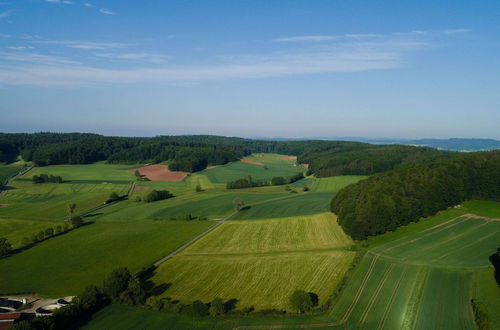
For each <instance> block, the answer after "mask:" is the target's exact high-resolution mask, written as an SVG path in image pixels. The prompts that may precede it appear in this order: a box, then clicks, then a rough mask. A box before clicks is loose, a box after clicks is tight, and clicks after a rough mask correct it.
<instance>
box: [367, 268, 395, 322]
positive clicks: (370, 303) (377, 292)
mask: <svg viewBox="0 0 500 330" xmlns="http://www.w3.org/2000/svg"><path fill="white" fill-rule="evenodd" d="M395 265H396V264H391V265H390V266H389V269H388V270H386V271H385V274H384V277H383V278H382V281H380V283H379V285H378V286H377V288H376V289H375V292H374V294H372V296H371V297H370V301H369V302H368V306H366V308H365V310H364V311H363V314H362V315H361V319H360V320H359V322H360V324H364V323H365V321H366V318H367V317H368V314H369V313H370V311H371V310H372V307H373V304H374V303H375V301H376V300H377V298H378V295H379V294H380V291H382V288H383V287H384V284H385V282H386V281H387V279H388V278H389V275H390V274H392V271H393V270H394V266H395Z"/></svg>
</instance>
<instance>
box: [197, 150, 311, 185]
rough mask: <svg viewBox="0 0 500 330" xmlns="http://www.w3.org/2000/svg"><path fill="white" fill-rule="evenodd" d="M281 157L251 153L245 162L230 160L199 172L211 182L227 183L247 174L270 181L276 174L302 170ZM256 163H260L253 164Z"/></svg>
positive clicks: (283, 174)
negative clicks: (230, 161) (227, 162)
mask: <svg viewBox="0 0 500 330" xmlns="http://www.w3.org/2000/svg"><path fill="white" fill-rule="evenodd" d="M282 157H283V155H277V154H253V155H251V156H248V157H245V158H244V160H245V162H242V161H238V162H232V163H229V164H226V165H222V166H218V167H215V168H211V169H206V170H204V171H202V172H199V173H200V174H202V175H206V176H207V177H208V178H209V179H210V181H211V182H213V183H227V182H229V181H235V180H238V179H241V178H244V177H246V176H248V175H250V176H252V179H253V180H265V181H270V180H271V179H272V178H273V177H276V176H283V177H289V176H292V175H295V174H297V173H300V172H303V171H304V168H302V167H300V166H297V167H296V166H294V164H295V162H294V161H289V160H282V159H281V158H282ZM256 163H260V164H262V165H255V164H256Z"/></svg>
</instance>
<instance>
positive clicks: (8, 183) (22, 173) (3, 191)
mask: <svg viewBox="0 0 500 330" xmlns="http://www.w3.org/2000/svg"><path fill="white" fill-rule="evenodd" d="M32 168H33V166H28V167H27V168H25V169H23V170H22V171H21V172H19V173H17V174H16V175H14V176H12V177H11V178H10V179H9V180H7V182H6V183H5V184H4V185H3V186H2V189H1V190H0V197H1V196H3V195H4V194H5V193H6V192H7V190H9V189H8V188H7V187H8V186H9V185H10V183H11V182H12V181H14V180H15V179H16V178H18V177H20V176H21V175H24V174H26V173H28V172H29V171H30V170H31V169H32Z"/></svg>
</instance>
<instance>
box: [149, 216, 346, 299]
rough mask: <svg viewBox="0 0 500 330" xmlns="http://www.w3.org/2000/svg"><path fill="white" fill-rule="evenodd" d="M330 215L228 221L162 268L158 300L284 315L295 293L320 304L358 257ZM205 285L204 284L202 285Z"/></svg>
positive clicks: (159, 272) (157, 273) (158, 279)
mask: <svg viewBox="0 0 500 330" xmlns="http://www.w3.org/2000/svg"><path fill="white" fill-rule="evenodd" d="M352 246H353V242H352V240H351V239H350V238H349V237H347V236H346V235H345V234H344V233H343V231H342V230H341V229H340V227H339V226H338V224H337V223H336V221H335V216H334V215H333V214H331V213H325V214H319V215H314V216H310V217H294V218H280V219H268V220H255V221H251V220H243V221H229V222H226V223H224V224H223V225H222V226H220V227H218V228H217V229H216V230H214V231H212V232H211V233H210V234H208V235H207V236H205V237H204V238H202V239H201V240H199V241H197V242H196V243H195V244H193V245H192V246H190V247H189V248H187V249H186V250H185V251H183V252H182V253H181V254H180V255H178V256H176V257H175V258H173V259H171V260H169V261H167V262H165V263H164V264H162V265H160V267H159V268H158V269H157V270H156V274H155V276H154V277H153V280H154V282H155V283H156V284H157V285H162V284H169V285H170V287H169V288H168V289H167V290H166V291H165V292H164V293H163V294H162V296H165V297H167V296H168V297H172V298H174V299H179V300H183V301H192V300H196V299H199V300H202V301H205V302H208V301H211V300H212V299H214V298H215V297H221V298H223V299H225V300H229V299H237V301H238V304H237V307H238V308H243V307H250V306H253V307H254V308H256V309H266V308H277V309H288V308H289V306H288V298H289V296H290V295H291V294H292V292H293V291H294V290H296V289H302V290H307V291H309V292H314V293H316V294H317V295H318V296H319V297H320V303H324V301H325V300H326V299H327V298H328V296H329V295H330V294H332V292H333V291H334V290H335V288H336V287H337V285H338V284H339V283H340V281H341V279H342V277H343V275H344V273H345V271H346V270H347V268H348V267H349V265H350V264H351V262H352V260H353V258H354V256H355V254H356V252H354V251H352V250H351V248H352ZM203 279H206V280H203Z"/></svg>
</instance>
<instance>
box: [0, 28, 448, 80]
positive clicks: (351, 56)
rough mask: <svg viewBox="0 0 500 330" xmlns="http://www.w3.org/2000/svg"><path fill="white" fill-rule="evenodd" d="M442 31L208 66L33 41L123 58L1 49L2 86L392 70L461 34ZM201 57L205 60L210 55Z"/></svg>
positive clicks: (369, 37)
mask: <svg viewBox="0 0 500 330" xmlns="http://www.w3.org/2000/svg"><path fill="white" fill-rule="evenodd" d="M444 31H445V30H441V31H438V32H436V31H434V32H432V33H431V32H425V33H420V32H415V31H411V32H407V33H406V34H387V35H378V34H349V35H342V36H339V37H338V38H337V39H338V40H336V41H335V42H325V43H319V44H318V43H314V42H313V43H311V44H307V45H302V44H300V47H294V46H291V47H289V48H287V49H286V51H285V50H280V51H274V52H273V51H271V52H266V53H265V54H261V55H258V54H257V55H255V54H252V55H250V54H248V55H245V54H243V55H232V56H227V55H226V56H223V57H220V56H219V57H215V58H213V59H212V61H211V64H204V65H201V64H198V65H197V64H185V65H172V64H169V62H168V57H167V56H165V55H162V54H156V53H144V52H126V53H123V52H118V51H117V49H118V48H124V47H131V46H130V45H125V44H120V43H100V42H87V41H85V42H84V41H34V42H35V43H36V42H39V43H50V44H59V45H62V46H64V47H71V48H78V49H90V50H107V51H103V52H99V53H97V54H95V55H96V56H98V57H100V58H103V59H109V60H111V61H116V62H119V63H117V65H116V66H114V67H113V68H111V67H105V66H103V63H99V65H96V64H93V65H90V64H84V63H74V62H72V61H71V60H69V59H66V58H61V57H54V56H48V57H44V55H41V54H29V53H28V52H23V53H20V52H16V53H6V52H3V53H0V63H2V62H5V60H7V59H8V60H9V61H10V63H8V64H5V63H3V64H1V65H0V85H2V84H5V85H6V84H10V85H35V86H78V87H80V86H100V85H102V84H128V83H131V84H135V83H169V84H179V83H180V84H183V83H198V82H203V81H219V80H236V79H255V78H267V77H282V76H293V75H307V74H319V73H321V74H327V73H328V74H333V73H339V72H362V71H375V70H389V69H396V68H400V67H403V66H404V65H406V62H407V57H408V56H409V55H411V54H415V53H416V52H418V51H421V50H424V49H426V47H428V45H429V43H432V42H433V40H434V38H433V36H434V35H440V36H443V35H448V36H449V37H453V36H452V35H453V34H456V33H458V32H456V33H448V34H446V33H445V32H444ZM316 37H321V36H316ZM332 37H333V36H332ZM23 54H24V56H25V57H23ZM87 58H88V57H87ZM202 62H203V63H207V59H203V60H202ZM22 63H27V64H24V65H23V64H22ZM145 63H148V65H145ZM141 64H143V65H142V66H141Z"/></svg>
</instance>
